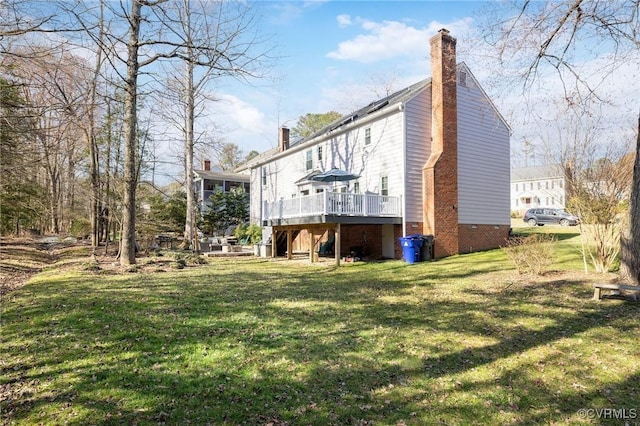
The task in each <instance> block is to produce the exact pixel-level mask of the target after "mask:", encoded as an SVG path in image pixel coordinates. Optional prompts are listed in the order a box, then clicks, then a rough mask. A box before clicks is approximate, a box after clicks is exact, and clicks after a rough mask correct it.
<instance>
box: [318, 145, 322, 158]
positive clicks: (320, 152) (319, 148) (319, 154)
mask: <svg viewBox="0 0 640 426" xmlns="http://www.w3.org/2000/svg"><path fill="white" fill-rule="evenodd" d="M318 161H322V146H319V147H318Z"/></svg>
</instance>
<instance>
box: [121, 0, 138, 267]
mask: <svg viewBox="0 0 640 426" xmlns="http://www.w3.org/2000/svg"><path fill="white" fill-rule="evenodd" d="M141 9H142V3H140V2H139V1H136V0H134V1H133V2H132V3H131V16H129V41H128V43H127V55H128V56H127V76H126V80H125V102H124V110H125V111H124V114H125V115H124V127H125V133H124V182H125V191H124V206H123V217H122V221H123V226H122V237H121V242H120V264H121V265H123V266H127V265H132V264H135V263H136V187H137V184H138V178H137V177H138V174H137V173H136V145H137V143H136V140H137V139H136V136H137V135H136V133H137V110H136V108H137V92H138V70H139V66H140V65H139V62H138V38H139V35H140V21H141Z"/></svg>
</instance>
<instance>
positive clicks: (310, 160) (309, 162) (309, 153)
mask: <svg viewBox="0 0 640 426" xmlns="http://www.w3.org/2000/svg"><path fill="white" fill-rule="evenodd" d="M306 167H307V170H311V169H313V151H312V150H308V151H307V164H306Z"/></svg>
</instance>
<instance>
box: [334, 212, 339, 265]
mask: <svg viewBox="0 0 640 426" xmlns="http://www.w3.org/2000/svg"><path fill="white" fill-rule="evenodd" d="M335 233H336V236H335V243H334V250H335V257H336V266H340V224H339V223H338V224H337V225H336V231H335Z"/></svg>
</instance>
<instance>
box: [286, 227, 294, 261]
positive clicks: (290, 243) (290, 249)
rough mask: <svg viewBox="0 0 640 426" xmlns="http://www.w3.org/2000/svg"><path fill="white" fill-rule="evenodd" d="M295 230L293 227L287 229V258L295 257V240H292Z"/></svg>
mask: <svg viewBox="0 0 640 426" xmlns="http://www.w3.org/2000/svg"><path fill="white" fill-rule="evenodd" d="M292 234H293V231H292V230H291V229H287V259H289V260H291V259H292V258H293V241H292V238H291V237H292Z"/></svg>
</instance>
